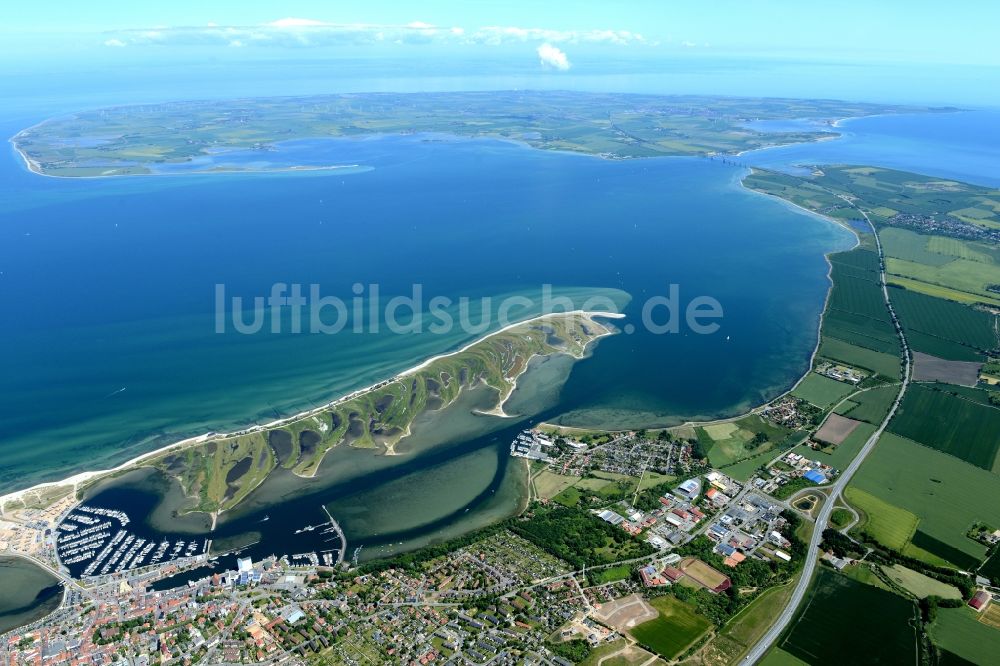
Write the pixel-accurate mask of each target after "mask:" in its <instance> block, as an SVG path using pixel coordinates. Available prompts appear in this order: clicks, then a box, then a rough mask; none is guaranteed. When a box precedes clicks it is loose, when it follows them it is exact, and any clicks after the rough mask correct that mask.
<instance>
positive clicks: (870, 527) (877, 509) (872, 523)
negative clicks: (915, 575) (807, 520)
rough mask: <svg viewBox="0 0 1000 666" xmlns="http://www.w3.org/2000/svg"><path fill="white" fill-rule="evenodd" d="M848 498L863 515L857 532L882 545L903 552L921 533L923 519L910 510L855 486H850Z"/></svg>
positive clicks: (847, 491) (846, 493)
mask: <svg viewBox="0 0 1000 666" xmlns="http://www.w3.org/2000/svg"><path fill="white" fill-rule="evenodd" d="M844 496H845V498H846V499H847V501H848V502H849V503H850V504H851V506H853V507H854V508H855V509H857V510H858V511H859V513H860V514H861V522H860V523H858V525H857V526H856V528H855V529H858V530H860V531H864V532H867V533H868V534H870V535H871V536H872V537H873V538H874V539H875V540H876V541H878V542H879V543H881V544H882V545H885V546H888V547H889V548H892V549H894V550H899V551H902V550H903V549H904V548H905V547H906V544H907V543H908V542H909V541H910V538H911V537H912V536H913V533H914V532H916V530H917V524H918V523H919V522H920V519H919V518H917V516H916V515H914V514H913V513H911V512H909V511H907V510H906V509H903V508H900V507H898V506H895V505H893V504H890V503H889V502H887V501H885V500H883V499H880V498H879V497H876V496H875V495H872V494H871V493H867V492H865V491H863V490H861V489H860V488H856V487H854V486H848V488H847V490H846V491H845V492H844Z"/></svg>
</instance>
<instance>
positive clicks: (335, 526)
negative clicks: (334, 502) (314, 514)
mask: <svg viewBox="0 0 1000 666" xmlns="http://www.w3.org/2000/svg"><path fill="white" fill-rule="evenodd" d="M320 507H321V508H322V509H323V513H325V514H326V517H327V518H329V519H330V528H331V529H332V530H333V531H334V532H336V534H337V536H338V537H340V549H339V550H338V551H337V564H338V565H339V564H341V563H342V562H343V561H344V553H346V552H347V537H346V536H344V530H343V529H342V528H341V527H340V523H338V522H337V521H336V520H335V519H334V517H333V516H331V515H330V512H329V511H328V510H327V508H326V505H325V504H320Z"/></svg>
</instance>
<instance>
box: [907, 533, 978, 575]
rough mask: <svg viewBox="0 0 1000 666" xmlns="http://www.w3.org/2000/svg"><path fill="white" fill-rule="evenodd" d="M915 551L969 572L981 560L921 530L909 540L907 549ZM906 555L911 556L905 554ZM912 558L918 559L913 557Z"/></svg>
mask: <svg viewBox="0 0 1000 666" xmlns="http://www.w3.org/2000/svg"><path fill="white" fill-rule="evenodd" d="M914 548H915V549H917V550H918V551H920V552H922V553H930V554H931V555H932V556H935V557H939V558H941V559H942V560H944V561H945V562H951V563H952V564H954V565H955V566H957V567H959V568H960V569H962V570H964V571H971V570H973V569H976V568H977V567H978V566H979V564H980V562H981V560H982V558H981V557H975V556H973V555H970V554H969V553H966V552H965V551H964V550H961V549H959V548H956V547H955V546H952V545H950V544H948V543H945V542H944V541H941V540H940V539H938V538H935V537H933V536H931V535H930V534H928V533H927V532H924V531H922V530H919V529H918V530H917V531H916V532H914V533H913V537H912V538H911V539H910V545H909V546H908V549H914ZM907 554H908V555H909V554H911V553H910V552H907ZM914 557H919V556H918V555H914Z"/></svg>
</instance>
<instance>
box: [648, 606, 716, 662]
mask: <svg viewBox="0 0 1000 666" xmlns="http://www.w3.org/2000/svg"><path fill="white" fill-rule="evenodd" d="M649 604H650V605H651V606H652V607H653V608H655V609H656V610H657V612H658V613H659V616H658V617H657V618H656V619H655V620H649V621H647V622H643V623H642V624H640V625H637V626H635V627H633V628H632V629H631V631H630V632H629V633H631V634H632V637H633V638H634V639H635V640H636V641H638V642H639V643H640V644H641V645H644V646H645V647H647V648H649V649H650V650H652V651H653V652H655V653H656V654H658V655H660V656H662V657H664V658H665V659H673V658H674V657H677V656H678V655H680V654H681V653H682V652H684V650H686V649H687V648H688V647H690V646H691V645H693V644H694V643H695V642H696V641H698V639H700V638H701V637H702V636H704V635H705V633H706V632H708V630H709V629H710V628H711V627H712V623H711V622H709V620H708V619H707V618H706V617H704V616H702V615H699V614H698V613H697V612H696V611H695V610H694V608H693V607H691V606H689V605H687V604H685V603H684V602H683V601H680V600H679V599H677V597H675V596H673V595H669V594H668V595H664V596H661V597H654V598H653V599H650V600H649Z"/></svg>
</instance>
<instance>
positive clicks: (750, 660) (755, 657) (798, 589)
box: [740, 192, 910, 666]
mask: <svg viewBox="0 0 1000 666" xmlns="http://www.w3.org/2000/svg"><path fill="white" fill-rule="evenodd" d="M831 194H834V193H833V192H831ZM836 196H839V197H840V198H841V199H844V201H847V203H849V204H850V205H851V206H852V207H853V208H854V209H855V210H857V211H858V212H859V213H861V215H863V216H864V218H865V221H866V222H867V223H868V226H870V227H871V229H872V234H874V236H875V244H876V247H877V249H878V258H879V280H880V281H881V283H882V296H883V298H885V304H886V307H888V308H889V316H890V317H891V318H892V324H893V326H894V327H895V328H896V334H897V335H898V336H899V341H900V344H901V346H902V354H903V363H904V367H903V382H902V385H901V386H900V389H899V395H897V396H896V401H895V402H893V403H892V409H890V410H889V414H888V415H887V416H886V417H885V420H883V421H882V423H881V425H879V427H878V430H876V431H875V432H874V433H873V434H872V436H871V437H869V438H868V441H867V442H865V445H864V446H863V447H862V448H861V451H860V452H859V453H858V455H857V456H855V457H854V460H852V461H851V464H849V465H848V466H847V468H846V469H844V471H843V472H842V473H841V474H840V477H839V478H838V479H837V481H836V482H835V483H834V484H833V485H832V486H831V487H830V499H829V500H828V501H826V502H824V503H823V506H822V508H821V509H820V512H819V515H817V516H816V525H815V526H814V527H813V533H812V538H811V539H810V540H809V549H808V551H807V553H806V562H805V565H804V566H803V567H802V574H801V576H799V580H798V582H797V583H796V585H795V591H794V592H792V597H791V599H789V600H788V605H787V606H785V609H784V610H783V611H782V612H781V615H779V616H778V619H777V620H776V621H775V623H774V625H773V626H772V627H771V628H770V629H769V630H768V632H767V633H766V634H765V635H764V637H763V638H761V640H760V641H759V642H758V643H757V644H756V645H755V646H754V647H753V648H752V649H751V650H750V652H748V653H747V655H746V656H745V657H744V658H743V659H742V661H740V666H750V665H751V664H755V663H757V662H758V661H760V659H761V658H762V657H763V656H764V654H765V653H766V652H767V651H768V650H769V649H770V648H771V646H772V645H774V643H775V642H776V641H777V640H778V637H779V636H780V635H781V633H782V632H783V631H784V630H785V628H786V627H787V626H788V625H789V623H790V622H791V621H792V616H793V615H794V614H795V610H796V609H797V608H798V607H799V604H800V603H802V599H803V597H805V593H806V590H808V589H809V583H810V581H811V580H812V575H813V572H814V571H815V569H816V563H817V561H818V560H819V544H820V541H822V540H823V530H825V529H826V525H827V521H828V520H829V519H830V514H831V513H832V512H833V505H834V504H836V501H837V497H838V496H839V495H840V493H841V491H843V489H844V488H845V487H846V486H847V484H848V482H849V481H850V480H851V477H852V476H854V473H855V472H857V471H858V468H859V467H861V463H862V462H864V460H865V458H866V457H867V456H868V454H869V453H870V452H871V450H872V449H873V448H874V447H875V442H877V441H878V438H879V437H881V436H882V432H883V431H884V430H885V427H886V425H888V424H889V421H891V420H892V417H893V415H894V414H895V413H896V409H897V408H898V407H899V403H900V402H901V401H902V400H903V395H904V394H905V393H906V387H907V386H908V385H909V383H910V349H909V347H908V346H907V344H906V336H905V335H904V334H903V328H902V327H901V326H900V325H899V319H897V318H896V311H895V310H894V309H893V307H892V301H890V300H889V289H888V287H887V286H886V282H885V255H884V254H883V253H882V241H881V239H879V237H878V231H876V229H875V225H874V224H872V221H871V220H870V219H869V218H868V214H867V213H865V212H864V211H863V210H861V209H860V208H858V207H857V205H855V203H854V202H853V201H851V200H849V199H847V198H846V197H844V196H842V195H836Z"/></svg>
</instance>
